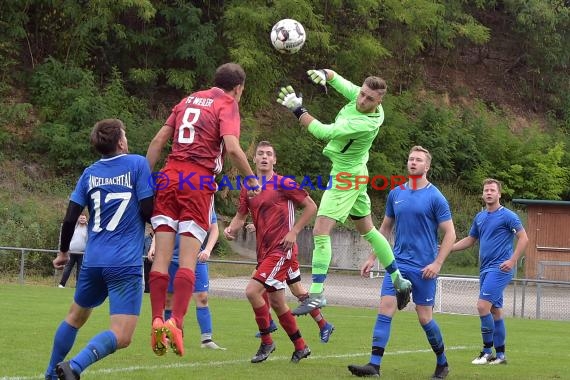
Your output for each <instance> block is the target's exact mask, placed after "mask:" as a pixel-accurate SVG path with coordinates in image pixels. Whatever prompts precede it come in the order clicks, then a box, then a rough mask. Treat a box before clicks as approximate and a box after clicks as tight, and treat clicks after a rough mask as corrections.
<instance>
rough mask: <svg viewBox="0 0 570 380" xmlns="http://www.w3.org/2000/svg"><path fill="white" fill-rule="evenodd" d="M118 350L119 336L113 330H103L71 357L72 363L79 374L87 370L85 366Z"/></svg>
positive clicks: (72, 366)
mask: <svg viewBox="0 0 570 380" xmlns="http://www.w3.org/2000/svg"><path fill="white" fill-rule="evenodd" d="M116 350H117V337H116V336H115V334H114V333H113V332H112V331H111V330H107V331H103V332H102V333H100V334H98V335H95V336H94V337H93V339H91V341H90V342H89V343H88V344H87V346H86V347H85V348H84V349H82V350H81V351H80V352H79V354H77V356H76V357H74V358H73V359H71V361H70V364H71V368H72V369H73V371H74V372H75V373H77V374H80V373H81V372H83V371H85V368H87V367H89V366H90V365H91V364H93V363H95V362H96V361H98V360H101V359H103V358H104V357H105V356H107V355H110V354H112V353H113V352H115V351H116Z"/></svg>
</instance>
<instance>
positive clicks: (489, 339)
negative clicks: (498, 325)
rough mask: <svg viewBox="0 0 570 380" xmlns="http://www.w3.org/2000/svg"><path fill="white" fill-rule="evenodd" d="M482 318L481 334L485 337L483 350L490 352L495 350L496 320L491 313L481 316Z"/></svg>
mask: <svg viewBox="0 0 570 380" xmlns="http://www.w3.org/2000/svg"><path fill="white" fill-rule="evenodd" d="M479 318H480V319H481V336H482V337H483V352H484V353H486V354H490V353H492V352H493V350H492V348H493V335H494V331H495V322H494V321H493V315H492V314H491V313H489V314H487V315H485V316H483V317H481V316H480V317H479Z"/></svg>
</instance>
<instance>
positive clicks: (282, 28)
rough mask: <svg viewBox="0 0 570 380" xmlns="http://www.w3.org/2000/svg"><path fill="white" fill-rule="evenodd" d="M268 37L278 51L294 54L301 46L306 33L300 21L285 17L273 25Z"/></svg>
mask: <svg viewBox="0 0 570 380" xmlns="http://www.w3.org/2000/svg"><path fill="white" fill-rule="evenodd" d="M270 37H271V44H272V45H273V47H274V48H275V49H277V51H278V52H279V53H283V54H294V53H296V52H298V51H299V50H301V48H302V47H303V44H304V43H305V40H306V39H307V34H306V33H305V28H303V25H301V23H300V22H298V21H295V20H293V19H290V18H286V19H283V20H281V21H279V22H277V24H275V25H273V28H272V29H271V35H270Z"/></svg>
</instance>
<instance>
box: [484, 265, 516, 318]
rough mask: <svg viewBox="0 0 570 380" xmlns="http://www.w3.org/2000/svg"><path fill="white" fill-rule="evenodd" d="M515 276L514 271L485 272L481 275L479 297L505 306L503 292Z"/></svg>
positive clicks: (496, 305)
mask: <svg viewBox="0 0 570 380" xmlns="http://www.w3.org/2000/svg"><path fill="white" fill-rule="evenodd" d="M512 278H513V273H512V272H496V271H491V272H484V273H481V274H480V275H479V299H481V300H485V301H488V302H490V303H491V304H492V305H493V306H494V307H496V308H499V309H502V308H503V292H504V291H505V288H506V287H507V285H509V282H511V280H512Z"/></svg>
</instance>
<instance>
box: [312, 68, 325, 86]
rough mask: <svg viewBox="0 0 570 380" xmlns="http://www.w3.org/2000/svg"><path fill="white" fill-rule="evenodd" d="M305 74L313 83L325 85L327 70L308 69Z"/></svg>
mask: <svg viewBox="0 0 570 380" xmlns="http://www.w3.org/2000/svg"><path fill="white" fill-rule="evenodd" d="M307 75H308V76H309V78H310V79H311V81H312V82H313V83H314V84H319V85H321V86H326V85H327V72H326V71H325V70H308V71H307Z"/></svg>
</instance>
